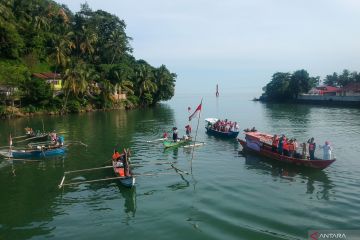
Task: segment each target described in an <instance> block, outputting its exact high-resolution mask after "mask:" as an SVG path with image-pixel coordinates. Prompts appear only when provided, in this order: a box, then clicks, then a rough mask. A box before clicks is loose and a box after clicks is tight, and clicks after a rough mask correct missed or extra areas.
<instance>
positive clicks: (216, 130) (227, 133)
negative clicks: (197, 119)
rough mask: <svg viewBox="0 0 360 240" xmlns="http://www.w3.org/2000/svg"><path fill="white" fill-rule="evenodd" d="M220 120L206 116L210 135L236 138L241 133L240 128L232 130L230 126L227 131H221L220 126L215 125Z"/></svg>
mask: <svg viewBox="0 0 360 240" xmlns="http://www.w3.org/2000/svg"><path fill="white" fill-rule="evenodd" d="M218 121H219V120H218V119H216V118H206V119H205V122H206V126H205V129H206V133H207V134H209V135H213V136H216V137H222V138H236V137H237V136H238V135H239V131H238V130H231V129H230V128H229V130H227V131H226V130H225V131H221V130H219V129H220V128H217V127H215V124H216V123H217V122H218Z"/></svg>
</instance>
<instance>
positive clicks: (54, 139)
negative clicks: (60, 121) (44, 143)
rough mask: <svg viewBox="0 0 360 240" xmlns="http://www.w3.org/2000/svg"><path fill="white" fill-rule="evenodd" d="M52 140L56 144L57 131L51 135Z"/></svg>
mask: <svg viewBox="0 0 360 240" xmlns="http://www.w3.org/2000/svg"><path fill="white" fill-rule="evenodd" d="M50 138H51V141H52V142H53V143H56V140H57V136H56V131H55V130H54V131H53V132H52V133H50Z"/></svg>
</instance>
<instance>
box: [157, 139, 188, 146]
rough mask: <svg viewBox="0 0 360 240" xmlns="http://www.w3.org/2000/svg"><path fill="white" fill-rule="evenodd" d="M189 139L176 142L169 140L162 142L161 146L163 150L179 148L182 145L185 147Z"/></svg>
mask: <svg viewBox="0 0 360 240" xmlns="http://www.w3.org/2000/svg"><path fill="white" fill-rule="evenodd" d="M190 142H191V139H188V140H184V139H179V140H177V141H176V142H174V141H171V140H164V142H163V144H164V147H165V148H172V147H180V146H183V145H186V144H187V143H190Z"/></svg>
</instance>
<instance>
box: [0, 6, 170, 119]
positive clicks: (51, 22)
mask: <svg viewBox="0 0 360 240" xmlns="http://www.w3.org/2000/svg"><path fill="white" fill-rule="evenodd" d="M125 28H126V24H125V22H124V21H123V20H121V19H119V18H118V17H117V16H115V15H112V14H110V13H107V12H105V11H102V10H97V11H93V10H91V9H90V8H89V6H88V5H87V4H84V5H81V9H80V11H79V12H77V13H72V12H71V11H70V10H69V9H68V8H67V7H66V6H64V5H59V4H57V3H55V2H54V1H51V0H27V1H23V0H2V1H1V2H0V86H1V85H2V86H12V87H14V88H15V89H16V90H17V92H18V95H19V96H18V97H17V98H21V100H22V101H21V104H22V107H27V106H29V105H30V106H36V107H37V108H43V109H46V108H50V109H54V108H56V106H58V105H59V104H58V103H59V102H61V104H60V105H61V106H60V109H61V110H63V111H64V112H66V111H79V110H80V109H81V108H85V107H89V106H91V107H96V108H108V107H113V106H114V105H116V104H118V102H117V101H114V99H113V98H112V95H113V94H114V93H116V92H117V93H119V92H122V93H126V94H127V100H125V102H124V103H125V104H126V105H127V106H128V107H136V106H138V105H141V106H148V105H152V104H155V103H157V102H159V101H162V100H169V99H170V98H171V97H172V96H173V95H174V87H175V79H176V74H174V73H171V72H170V71H169V70H168V69H167V68H166V66H165V65H161V66H160V67H159V68H156V67H153V66H151V65H150V64H148V63H147V62H146V61H144V60H136V59H135V58H134V57H133V56H132V55H131V53H132V48H131V46H130V43H129V42H130V41H131V38H130V37H129V36H127V35H126V33H125ZM38 71H42V72H46V71H47V72H56V73H60V74H61V76H62V79H63V80H64V83H63V90H62V93H61V94H60V95H59V96H58V97H56V99H55V102H56V104H55V105H54V104H53V102H54V97H53V94H52V92H51V89H50V88H49V86H48V85H47V84H46V83H41V82H40V81H39V80H35V79H31V77H30V76H31V73H35V72H38ZM13 95H14V96H15V94H13ZM14 98H15V97H14ZM13 100H14V99H13ZM4 103H5V102H4V101H3V104H4Z"/></svg>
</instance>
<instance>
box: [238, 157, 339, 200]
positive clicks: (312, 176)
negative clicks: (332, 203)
mask: <svg viewBox="0 0 360 240" xmlns="http://www.w3.org/2000/svg"><path fill="white" fill-rule="evenodd" d="M239 156H240V157H244V158H245V165H246V167H247V169H249V170H254V171H257V172H258V173H261V174H262V175H270V176H272V177H273V181H277V180H278V179H282V180H286V181H289V182H297V183H300V184H302V185H303V184H306V191H305V193H306V194H309V195H310V198H313V197H314V195H315V197H316V198H317V199H324V200H329V198H330V192H331V189H332V188H333V187H334V186H333V184H332V181H331V180H330V178H329V177H328V174H327V173H326V172H325V171H324V170H322V171H321V170H317V169H308V168H301V167H297V166H292V165H289V164H285V163H281V162H277V161H273V160H268V159H264V158H263V157H259V156H256V155H252V154H247V153H244V152H242V151H240V152H239Z"/></svg>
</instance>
